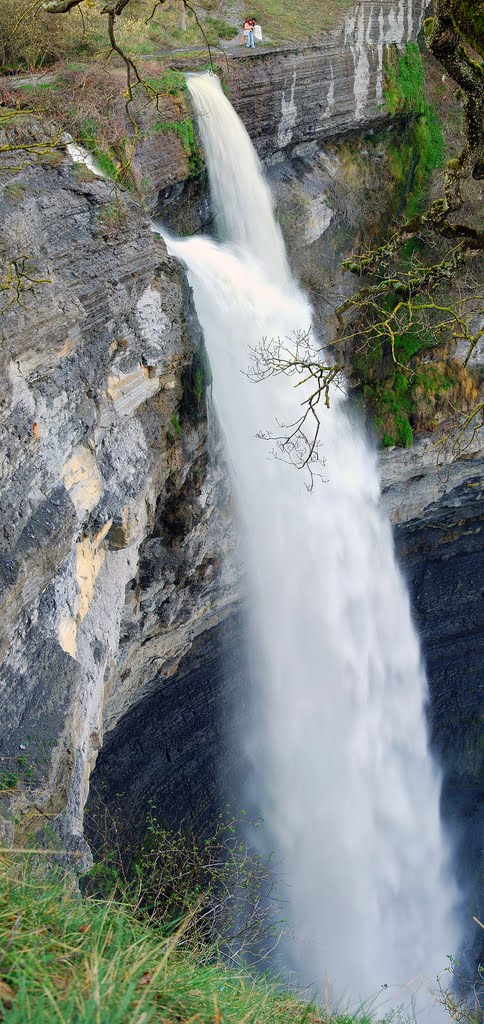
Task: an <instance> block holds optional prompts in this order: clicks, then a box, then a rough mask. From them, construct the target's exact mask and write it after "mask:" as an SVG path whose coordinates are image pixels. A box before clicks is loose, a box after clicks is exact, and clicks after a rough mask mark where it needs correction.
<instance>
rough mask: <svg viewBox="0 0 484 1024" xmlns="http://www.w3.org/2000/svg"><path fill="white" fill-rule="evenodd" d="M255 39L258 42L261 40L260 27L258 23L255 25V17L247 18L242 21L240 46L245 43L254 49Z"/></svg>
mask: <svg viewBox="0 0 484 1024" xmlns="http://www.w3.org/2000/svg"><path fill="white" fill-rule="evenodd" d="M256 39H257V41H258V42H260V41H261V40H262V29H261V27H260V25H256V23H255V18H247V19H246V21H245V23H244V32H243V35H242V42H241V46H243V44H244V43H245V45H246V46H248V47H250V48H251V49H254V46H255V40H256Z"/></svg>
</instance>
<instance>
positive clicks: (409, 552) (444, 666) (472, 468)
mask: <svg viewBox="0 0 484 1024" xmlns="http://www.w3.org/2000/svg"><path fill="white" fill-rule="evenodd" d="M381 472H382V485H383V503H384V505H385V506H386V508H387V510H388V513H389V515H390V518H391V520H392V522H393V524H394V536H395V544H396V550H397V554H398V557H399V560H400V564H401V566H402V569H403V572H404V575H405V577H406V579H407V582H408V586H409V591H410V598H411V602H412V609H413V614H414V618H415V622H416V625H417V628H418V631H419V635H420V638H421V643H422V651H423V656H424V659H425V664H426V668H427V677H428V682H429V705H428V715H429V725H430V732H431V742H432V747H433V749H434V750H435V752H436V754H437V757H438V760H439V763H440V765H441V768H442V782H443V785H442V814H443V819H444V821H445V823H446V825H447V827H448V831H449V836H450V840H451V843H452V846H453V849H454V855H455V865H456V871H457V877H458V880H459V884H460V888H461V893H462V905H461V908H460V909H461V915H462V921H463V926H464V929H465V949H464V952H466V953H467V954H469V955H470V959H471V962H472V966H473V967H474V965H475V964H476V963H478V962H480V958H482V939H481V929H479V927H478V926H477V925H474V924H473V922H472V917H473V915H476V914H478V912H479V911H478V908H479V905H480V901H481V896H482V893H481V885H482V874H481V872H482V861H481V856H482V854H481V849H480V847H481V843H480V837H481V836H482V828H483V806H484V804H483V799H482V797H483V751H482V717H481V708H482V697H483V684H482V664H483V655H484V634H483V628H482V601H481V592H480V584H479V581H480V580H482V579H483V578H484V549H483V537H482V532H483V521H484V516H483V512H484V501H483V498H484V494H483V479H484V456H483V452H482V447H480V446H479V444H477V443H475V444H474V445H470V446H469V447H468V449H467V450H466V452H465V457H464V458H463V459H462V460H460V461H457V462H454V463H451V464H450V465H446V464H445V463H440V464H439V461H438V459H437V456H436V452H435V449H433V448H432V447H431V446H430V445H429V444H428V442H426V441H425V440H421V441H419V442H418V443H417V444H416V445H414V446H413V447H412V448H411V449H410V450H409V451H405V452H402V451H399V452H396V451H393V452H388V453H385V454H384V455H382V458H381ZM479 946H480V947H481V948H480V950H479Z"/></svg>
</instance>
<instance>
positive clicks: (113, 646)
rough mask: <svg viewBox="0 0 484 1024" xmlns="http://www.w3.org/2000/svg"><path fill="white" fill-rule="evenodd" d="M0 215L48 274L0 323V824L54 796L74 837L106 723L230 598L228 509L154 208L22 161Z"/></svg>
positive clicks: (28, 817)
mask: <svg viewBox="0 0 484 1024" xmlns="http://www.w3.org/2000/svg"><path fill="white" fill-rule="evenodd" d="M1 217H2V221H3V224H4V237H3V251H2V258H3V262H4V265H5V264H7V265H10V266H11V267H13V266H14V264H13V263H12V261H14V260H18V257H19V255H20V253H23V254H28V267H27V264H26V267H27V270H28V273H29V275H30V277H31V278H32V279H35V281H36V283H33V284H29V283H28V282H27V281H24V285H25V287H23V288H22V291H21V293H20V295H19V299H20V302H17V301H13V302H12V304H11V305H10V306H9V308H7V309H6V310H5V311H4V313H3V315H2V318H1V323H0V326H1V329H2V335H3V346H2V370H3V373H2V379H3V387H2V451H3V461H2V499H1V506H0V521H1V524H2V533H1V554H0V577H1V585H2V586H1V609H2V612H1V619H0V631H1V632H0V635H1V648H0V649H1V668H0V702H1V711H0V720H1V721H2V723H3V724H4V725H5V726H6V728H4V729H2V732H3V735H2V749H1V757H2V761H1V766H2V777H3V778H5V777H10V776H11V775H13V776H14V779H13V787H12V788H13V793H11V794H9V793H7V794H5V795H4V796H3V797H2V804H3V807H2V810H3V811H4V814H5V817H4V831H5V837H4V838H7V839H9V838H11V837H12V836H15V837H16V839H18V840H21V839H22V838H25V836H26V834H27V833H30V832H36V831H37V830H38V829H42V827H43V826H44V825H45V824H46V823H47V822H49V821H52V820H54V819H56V818H57V816H58V815H59V814H60V813H61V812H62V822H61V828H62V831H63V832H64V833H65V835H66V836H67V837H71V839H72V837H73V836H74V837H75V836H80V835H81V834H82V811H83V805H84V801H85V798H86V795H87V787H88V779H89V773H90V769H91V767H92V764H93V763H94V760H95V756H96V754H97V751H98V749H99V747H100V746H101V744H102V736H103V731H104V728H105V727H106V726H107V727H112V726H113V725H114V724H115V723H116V721H117V719H118V718H119V717H120V716H121V715H122V714H123V712H124V711H125V710H126V708H127V707H129V706H130V705H131V703H132V702H133V701H135V700H136V699H137V696H138V694H140V693H143V692H145V691H147V690H149V688H150V686H152V685H154V681H155V680H156V685H160V676H159V674H158V675H157V670H158V668H159V667H160V666H161V667H162V674H163V673H164V674H165V675H166V676H171V675H173V673H174V672H175V671H176V667H177V664H178V661H179V660H180V658H181V657H182V656H183V655H184V654H185V653H186V651H187V650H188V649H189V647H190V645H191V643H192V640H193V638H194V636H196V635H197V634H198V633H201V632H203V631H204V630H205V629H208V628H209V627H210V626H213V625H214V623H216V622H217V621H218V619H219V618H220V617H221V615H223V614H224V608H225V605H226V604H231V603H233V600H234V581H235V574H234V572H233V569H232V558H231V552H232V548H233V541H232V535H231V526H230V523H231V519H230V507H229V503H228V496H227V494H226V491H225V489H224V483H223V464H222V463H221V462H220V461H219V463H218V464H213V465H212V466H209V465H208V454H207V443H206V442H207V426H206V419H205V414H204V396H203V391H204V385H203V379H202V373H203V368H202V366H201V364H200V365H199V364H196V365H195V366H194V359H195V360H196V358H197V357H196V355H195V356H194V351H195V350H196V348H197V346H198V345H199V344H200V337H199V328H198V325H196V327H195V324H196V322H195V320H194V317H193V314H192V312H191V308H190V303H189V296H188V293H187V290H186V287H185V285H184V282H183V280H182V276H181V273H180V270H179V268H178V267H177V266H176V265H175V264H174V263H173V262H172V261H171V260H170V259H168V257H167V255H166V251H165V248H164V245H163V243H162V241H161V240H160V239H159V238H158V237H157V236H155V235H153V234H152V233H151V232H150V230H149V223H148V222H147V221H146V220H145V219H144V217H143V216H142V215H141V214H140V212H139V211H138V210H137V209H136V208H135V207H132V206H131V205H130V204H128V205H125V206H124V207H123V208H122V210H121V211H119V210H117V207H116V204H115V203H114V202H113V193H112V189H111V188H110V187H109V186H108V185H107V184H105V183H102V182H95V183H92V184H79V183H76V181H75V180H74V179H73V178H72V177H71V175H70V173H69V171H68V163H67V162H64V163H62V164H61V165H59V166H56V167H46V166H40V165H39V164H32V165H31V166H28V167H26V168H25V169H24V170H22V171H21V172H20V173H17V175H16V176H14V179H13V180H11V182H10V188H9V189H5V190H4V193H3V198H2V202H1ZM16 266H17V267H18V266H19V264H18V262H17V264H16ZM11 297H12V298H13V297H14V291H13V290H12V291H11V292H10V291H9V292H8V293H7V298H8V299H10V298H11ZM197 331H198V334H197ZM140 652H142V653H141V654H140ZM2 788H5V786H4V787H2ZM7 788H8V787H7Z"/></svg>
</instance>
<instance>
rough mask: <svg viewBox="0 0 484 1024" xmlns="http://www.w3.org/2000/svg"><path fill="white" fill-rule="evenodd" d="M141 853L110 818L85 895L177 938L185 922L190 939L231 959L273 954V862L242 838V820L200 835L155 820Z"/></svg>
mask: <svg viewBox="0 0 484 1024" xmlns="http://www.w3.org/2000/svg"><path fill="white" fill-rule="evenodd" d="M147 824H148V827H147V832H146V836H145V839H144V841H143V843H142V845H141V848H140V849H139V850H137V851H133V849H132V848H131V849H130V848H129V846H127V845H126V843H125V841H123V842H118V839H117V836H118V835H119V834H120V833H119V832H118V830H117V828H116V826H115V823H114V822H113V821H112V820H110V819H109V824H108V825H107V826H106V823H105V824H104V826H103V828H104V829H106V828H107V833H106V835H105V841H104V844H103V846H102V849H101V851H100V860H99V861H98V863H97V864H96V865H95V867H94V868H93V869H92V871H91V872H90V873H89V874H88V875H87V876H86V877H85V878H84V880H83V891H84V892H85V893H86V894H89V895H95V896H101V897H102V898H108V897H111V898H116V899H118V898H122V899H123V901H124V902H125V903H127V904H128V905H129V906H130V907H131V908H132V912H133V914H135V916H137V917H138V918H140V919H142V920H146V919H147V920H148V921H149V922H150V924H152V925H153V926H156V927H157V928H159V929H160V930H161V931H162V933H163V935H165V936H169V935H171V934H172V933H173V932H174V931H176V930H177V929H178V928H179V927H180V925H181V924H182V923H183V942H184V944H186V945H188V946H190V947H191V948H193V949H200V948H201V947H202V946H207V945H208V946H211V947H212V948H213V947H215V946H216V947H217V948H219V949H222V950H224V951H225V952H226V953H229V955H230V957H231V959H235V960H237V961H239V960H240V959H243V958H245V959H247V958H250V960H251V962H252V963H253V962H254V960H257V959H258V958H259V957H261V956H263V957H264V958H266V957H267V953H268V950H269V949H270V947H272V946H274V943H275V942H276V941H277V934H278V933H280V924H281V922H280V921H276V919H275V917H276V916H277V915H275V909H276V906H277V905H278V902H279V901H278V899H277V896H276V893H275V890H274V880H273V871H272V859H271V857H270V856H269V857H265V858H264V857H262V856H260V855H259V854H258V853H257V852H256V851H255V850H254V849H252V848H251V847H249V846H248V845H247V844H246V843H245V842H244V840H243V839H242V838H241V826H240V823H238V822H236V821H235V820H234V819H229V820H224V819H220V820H219V822H218V823H217V825H216V826H215V828H214V829H213V831H212V832H211V833H210V834H209V835H208V836H206V837H205V838H200V837H199V836H198V835H196V834H195V833H194V832H193V830H191V829H189V828H179V829H169V828H164V827H163V826H162V825H160V824H159V822H157V821H156V819H155V818H154V817H152V816H151V815H150V816H149V817H148V823H147Z"/></svg>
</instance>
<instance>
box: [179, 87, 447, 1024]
mask: <svg viewBox="0 0 484 1024" xmlns="http://www.w3.org/2000/svg"><path fill="white" fill-rule="evenodd" d="M188 87H189V90H190V93H191V95H192V98H193V101H194V105H195V109H196V112H197V115H198V118H199V124H200V131H201V134H202V139H203V143H204V146H205V151H206V157H207V163H208V168H209V174H210V180H211V187H212V192H213V201H214V207H215V209H216V211H217V213H218V214H219V223H220V232H221V235H222V238H223V241H222V242H215V241H212V240H210V239H207V238H202V237H196V238H192V239H185V240H174V239H169V241H168V246H169V250H170V252H172V253H173V254H174V255H175V256H176V257H177V258H179V259H180V260H181V261H182V262H183V263H184V264H185V265H186V267H187V268H188V272H189V280H190V283H191V285H192V287H193V292H194V298H195V303H196V308H197V313H198V316H199V319H200V322H201V324H202V327H203V329H204V333H205V340H206V345H207V349H208V353H209V358H210V362H211V366H212V372H213V395H214V403H215V406H216V410H217V414H218V417H219V420H220V423H221V426H222V430H223V433H224V435H225V440H226V447H227V453H228V459H229V463H230V466H231V471H232V474H233V481H234V487H235V492H236V495H237V498H238V503H239V508H240V516H241V521H242V535H243V544H244V547H245V556H246V562H247V566H248V576H249V589H250V594H249V602H250V621H251V626H250V630H251V635H250V647H251V652H252V663H253V674H254V696H253V721H254V727H253V731H252V735H251V736H250V737H248V740H247V743H248V751H249V757H250V760H251V762H252V765H253V779H252V788H253V795H255V798H256V801H257V805H258V807H259V809H260V813H261V814H262V816H263V818H264V820H265V822H266V827H267V829H268V832H269V835H270V843H271V844H272V846H273V848H274V850H275V855H276V860H280V861H281V864H282V870H283V873H284V876H285V877H286V879H287V882H288V887H289V888H288V898H289V906H288V916H289V919H290V925H291V928H292V930H293V932H294V934H295V940H294V941H293V942H291V943H290V944H289V946H287V947H286V948H285V954H286V956H287V959H288V962H289V963H290V965H291V967H293V968H294V969H295V970H296V972H297V974H298V976H299V977H300V979H301V980H302V982H303V983H304V984H306V985H308V986H312V988H311V991H315V992H316V993H317V992H318V991H319V992H321V991H322V990H323V984H324V978H325V977H326V976H327V977H328V978H329V982H330V985H331V987H332V988H333V990H334V995H335V999H336V1000H342V999H346V998H348V1000H351V1001H352V1003H353V1004H354V1002H355V1001H358V1000H360V999H363V1000H364V999H368V998H369V997H371V996H373V995H374V994H375V993H376V992H378V991H379V990H380V988H381V986H388V988H386V989H385V992H386V993H389V999H390V1003H393V1004H398V1003H400V1002H405V1001H406V994H405V993H406V989H407V986H409V985H410V982H411V981H413V980H414V979H415V978H417V979H418V980H419V982H420V983H421V986H420V987H421V992H422V993H423V995H422V996H421V997H419V998H421V999H422V1000H423V1001H422V1003H421V1006H422V1009H421V1010H420V1009H419V1010H418V1012H421V1015H422V1016H421V1019H422V1020H425V1021H428V1020H430V1019H439V1017H438V1014H439V1011H438V1010H433V1011H432V1010H431V1009H430V1003H431V999H430V997H429V996H428V992H427V982H428V984H432V983H434V984H435V975H436V973H437V972H438V971H440V970H442V969H443V968H444V967H445V966H446V955H447V954H451V953H452V952H453V951H454V949H455V935H454V928H453V923H452V904H453V901H454V891H453V886H452V884H451V882H450V881H449V878H448V876H447V866H446V849H445V843H444V840H443V837H442V834H441V826H440V821H439V791H440V780H439V776H438V772H437V770H436V768H435V766H434V764H433V763H432V760H431V758H430V755H429V752H428V741H427V733H426V725H425V713H424V711H425V701H426V680H425V674H424V670H423V667H422V662H421V656H420V649H419V643H418V639H417V636H416V633H415V629H414V627H413V624H412V620H411V614H410V607H409V600H408V595H407V592H406V589H405V586H404V584H403V581H402V578H401V576H400V573H399V570H398V568H397V565H396V562H395V556H394V551H393V542H392V537H391V530H390V526H389V523H388V522H387V520H386V518H385V516H384V514H383V512H382V511H381V509H380V505H379V483H378V475H377V466H376V455H375V453H374V452H373V451H372V450H371V449H370V448H369V446H368V445H367V442H366V440H365V439H364V437H363V435H362V434H361V432H360V430H359V428H358V426H357V425H355V423H354V422H352V419H351V417H350V415H349V413H348V410H347V403H346V400H345V399H344V397H342V396H341V395H340V394H339V393H338V392H335V393H334V396H333V401H332V404H331V408H330V410H329V411H326V410H322V411H321V417H322V438H323V451H322V454H323V455H324V458H325V466H324V470H323V475H324V477H325V482H324V483H323V482H320V483H318V485H317V486H316V487H315V489H314V491H313V493H312V494H308V493H307V490H306V487H305V483H304V479H303V475H302V474H301V473H298V472H297V471H296V470H295V469H293V468H291V467H290V466H287V465H286V464H285V463H284V462H282V461H280V460H277V459H271V458H270V457H269V450H268V447H267V446H266V445H265V444H264V442H263V441H261V440H260V439H258V438H257V437H256V435H257V433H258V432H259V431H260V430H269V429H272V428H274V426H275V425H276V424H278V423H279V424H281V423H290V422H293V421H294V419H295V418H296V417H297V415H298V410H299V402H300V401H301V396H300V395H298V392H295V391H294V388H293V387H292V382H291V380H290V379H288V378H287V377H285V376H278V377H271V378H269V379H268V380H267V381H265V382H263V383H257V384H254V383H252V382H250V381H249V380H248V379H247V376H246V375H245V374H244V372H243V371H245V370H246V369H247V366H248V363H249V359H250V354H249V353H250V349H251V348H255V347H256V346H257V345H258V344H259V343H260V340H261V339H262V338H281V339H289V341H288V344H291V339H293V338H294V332H296V331H298V330H305V329H307V327H308V326H309V324H310V320H311V311H310V307H309V304H308V301H307V299H306V297H305V296H304V295H303V294H302V293H301V292H300V290H299V289H298V287H297V286H296V284H295V283H294V281H293V280H292V279H291V276H290V273H289V270H288V265H287V261H286V256H285V252H284V245H283V242H282V237H281V235H280V231H279V228H278V226H277V224H276V223H275V220H274V216H273V212H272V205H271V199H270V193H269V190H268V188H267V185H266V184H265V182H264V180H263V175H262V171H261V168H260V165H259V161H258V159H257V156H256V154H255V152H254V150H253V148H252V146H251V143H250V140H249V138H248V136H247V133H246V132H245V129H244V128H243V126H242V125H241V123H240V121H239V119H238V118H237V116H236V114H235V112H234V111H233V109H232V108H231V106H230V104H229V103H228V101H227V100H226V98H225V96H224V95H223V92H222V90H221V88H220V85H219V83H218V81H217V79H216V78H215V77H214V76H213V75H210V74H207V75H200V76H189V78H188Z"/></svg>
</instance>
